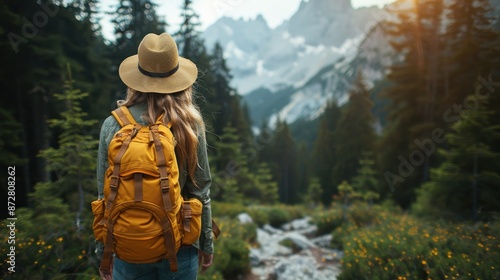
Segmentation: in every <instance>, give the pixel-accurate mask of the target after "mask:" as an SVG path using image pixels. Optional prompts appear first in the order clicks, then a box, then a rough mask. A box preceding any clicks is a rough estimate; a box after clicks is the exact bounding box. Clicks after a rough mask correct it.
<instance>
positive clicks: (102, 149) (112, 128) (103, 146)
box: [96, 116, 120, 198]
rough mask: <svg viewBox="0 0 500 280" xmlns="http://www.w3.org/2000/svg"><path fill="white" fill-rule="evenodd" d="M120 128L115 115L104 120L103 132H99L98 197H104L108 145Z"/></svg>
mask: <svg viewBox="0 0 500 280" xmlns="http://www.w3.org/2000/svg"><path fill="white" fill-rule="evenodd" d="M119 129H120V126H119V125H118V123H117V122H116V120H115V118H114V117H113V116H109V117H108V118H107V119H106V120H104V122H103V124H102V127H101V132H100V134H99V148H98V150H97V168H96V176H97V197H98V198H103V197H104V174H105V173H106V169H108V167H109V164H108V145H109V143H110V142H111V139H112V138H113V135H114V134H115V132H116V131H118V130H119Z"/></svg>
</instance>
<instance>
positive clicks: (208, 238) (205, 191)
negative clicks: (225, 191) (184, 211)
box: [186, 135, 214, 254]
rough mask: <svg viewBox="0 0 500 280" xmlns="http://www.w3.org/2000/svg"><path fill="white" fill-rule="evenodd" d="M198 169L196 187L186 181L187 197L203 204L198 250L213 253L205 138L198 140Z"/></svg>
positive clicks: (210, 177)
mask: <svg viewBox="0 0 500 280" xmlns="http://www.w3.org/2000/svg"><path fill="white" fill-rule="evenodd" d="M198 141H199V142H198V167H197V169H196V171H195V177H196V183H197V186H195V185H194V183H193V182H192V181H191V180H189V179H188V180H187V182H186V187H187V188H188V192H189V196H190V197H194V198H197V199H199V200H200V201H201V202H202V203H203V212H202V215H201V236H200V240H199V241H200V244H199V246H200V249H201V250H202V251H203V252H205V253H207V254H213V253H214V238H213V235H212V208H211V204H210V187H211V185H212V175H211V173H210V165H209V163H208V155H207V143H206V139H205V136H204V135H203V136H200V137H199V138H198Z"/></svg>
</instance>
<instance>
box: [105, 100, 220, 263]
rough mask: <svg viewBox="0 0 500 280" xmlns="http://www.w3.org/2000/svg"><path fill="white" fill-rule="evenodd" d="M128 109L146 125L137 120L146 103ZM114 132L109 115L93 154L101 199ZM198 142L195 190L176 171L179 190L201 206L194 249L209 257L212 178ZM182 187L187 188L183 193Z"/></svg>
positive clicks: (201, 138)
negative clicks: (199, 226)
mask: <svg viewBox="0 0 500 280" xmlns="http://www.w3.org/2000/svg"><path fill="white" fill-rule="evenodd" d="M128 109H129V110H130V113H131V114H132V116H133V117H134V119H135V120H136V122H138V123H139V124H141V125H146V123H145V122H144V121H143V120H142V118H141V116H142V114H143V113H144V112H145V111H146V110H147V105H146V104H138V105H134V106H131V107H129V108H128ZM118 130H120V125H119V124H118V122H117V121H116V120H115V118H114V117H113V116H109V117H108V118H107V119H106V120H104V123H103V124H102V127H101V133H100V137H99V150H98V155H97V193H98V196H99V198H102V197H104V174H105V172H106V170H107V169H108V167H109V164H108V146H109V143H110V142H111V139H112V138H113V136H114V135H115V133H116V132H117V131H118ZM198 141H199V142H198V168H197V170H196V172H195V177H196V182H197V183H198V186H199V187H196V186H195V185H194V184H193V182H192V181H191V180H189V179H188V176H187V172H186V170H180V172H179V183H180V186H181V188H182V193H187V194H188V195H189V197H190V198H197V199H199V200H200V201H201V202H202V203H203V213H202V217H201V223H202V226H201V236H200V239H199V241H198V242H197V244H194V246H195V247H197V248H198V249H201V250H203V251H204V252H205V253H208V254H213V252H214V242H213V236H212V209H211V206H210V186H211V184H212V176H211V174H210V166H209V164H208V156H207V144H206V139H205V135H200V136H199V137H198ZM185 188H187V191H186V190H185ZM100 250H102V244H98V248H97V250H96V252H97V253H98V254H99V253H100Z"/></svg>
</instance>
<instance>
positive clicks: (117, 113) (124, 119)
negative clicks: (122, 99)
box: [111, 106, 137, 127]
mask: <svg viewBox="0 0 500 280" xmlns="http://www.w3.org/2000/svg"><path fill="white" fill-rule="evenodd" d="M111 114H112V115H113V117H115V119H116V121H117V122H118V123H119V124H120V126H121V127H123V126H126V125H127V124H137V122H136V121H135V119H134V117H133V116H132V114H131V113H130V111H129V110H128V108H127V106H121V107H118V108H117V109H115V110H114V111H112V112H111Z"/></svg>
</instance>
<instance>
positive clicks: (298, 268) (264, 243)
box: [250, 217, 343, 280]
mask: <svg viewBox="0 0 500 280" xmlns="http://www.w3.org/2000/svg"><path fill="white" fill-rule="evenodd" d="M316 232H317V227H316V226H315V225H313V224H311V218H310V217H305V218H303V219H298V220H294V221H292V222H290V223H287V224H285V225H283V226H282V227H281V229H278V228H274V227H272V226H270V225H265V226H263V227H262V228H259V229H257V242H258V244H259V246H258V247H257V248H251V249H250V262H251V266H252V274H253V278H251V279H260V280H268V279H273V280H289V279H293V280H295V279H299V280H300V279H307V280H335V279H337V276H338V275H339V274H340V259H341V258H342V256H343V254H342V252H341V251H338V250H333V249H330V248H329V247H330V243H331V238H332V237H331V235H324V236H320V237H316V236H315V235H316ZM284 245H286V246H284Z"/></svg>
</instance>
